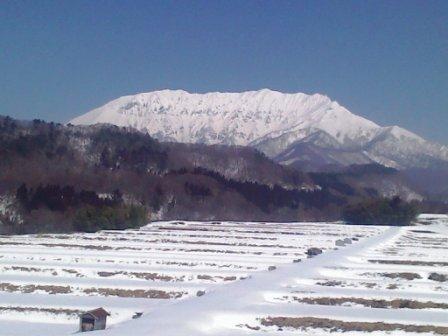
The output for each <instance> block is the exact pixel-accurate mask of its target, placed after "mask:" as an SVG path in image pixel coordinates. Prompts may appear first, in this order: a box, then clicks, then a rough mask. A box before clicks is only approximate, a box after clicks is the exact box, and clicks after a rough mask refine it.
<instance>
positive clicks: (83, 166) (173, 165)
mask: <svg viewBox="0 0 448 336" xmlns="http://www.w3.org/2000/svg"><path fill="white" fill-rule="evenodd" d="M0 158H1V160H0V222H1V224H0V225H1V226H0V232H1V233H13V232H19V233H27V232H44V231H58V232H63V231H72V230H80V231H95V230H98V229H105V228H111V229H122V228H126V227H136V226H139V225H142V224H144V223H146V222H147V221H150V220H156V219H192V220H195V219H197V220H214V219H220V220H263V221H297V220H329V219H339V218H340V216H341V213H342V209H343V208H344V207H345V206H346V205H348V204H349V203H353V202H356V201H359V200H360V199H364V198H375V197H377V196H379V195H381V196H384V193H383V191H382V190H380V189H378V190H377V189H375V184H376V183H371V184H366V182H363V183H359V179H356V177H354V175H356V174H354V173H353V172H350V173H341V174H308V173H302V172H300V171H298V170H294V169H292V168H287V167H284V166H281V165H279V164H277V163H275V162H273V161H272V160H270V159H268V158H267V157H266V156H264V155H263V154H261V153H259V152H258V151H256V150H254V149H251V148H247V147H235V146H207V145H193V144H178V143H160V142H158V141H156V140H154V139H153V138H151V137H150V136H149V135H146V134H143V133H140V132H138V131H135V130H133V129H130V128H119V127H116V126H108V125H96V126H72V125H68V126H64V125H60V124H54V123H46V122H43V121H40V120H34V121H31V122H24V121H16V120H14V119H11V118H9V117H1V118H0ZM362 173H363V174H364V173H365V172H362ZM370 173H371V172H370ZM370 173H369V174H370ZM358 174H360V172H358ZM390 174H391V176H392V175H393V174H394V173H393V172H391V173H390ZM380 175H381V174H380ZM381 176H385V175H384V174H383V175H381ZM385 178H386V179H387V180H389V181H391V182H390V183H396V181H395V182H393V180H396V177H394V178H393V179H391V178H389V177H385ZM371 180H372V179H371ZM372 181H374V180H372ZM404 191H405V192H406V195H408V196H409V195H411V193H410V192H409V190H407V189H406V190H404ZM388 192H390V194H391V195H386V196H392V194H394V195H395V194H398V195H400V193H402V192H403V190H398V189H397V190H392V191H388Z"/></svg>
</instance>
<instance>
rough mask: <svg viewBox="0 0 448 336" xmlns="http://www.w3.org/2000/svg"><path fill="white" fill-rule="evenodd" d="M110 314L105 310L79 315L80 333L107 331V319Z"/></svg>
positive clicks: (99, 309)
mask: <svg viewBox="0 0 448 336" xmlns="http://www.w3.org/2000/svg"><path fill="white" fill-rule="evenodd" d="M109 315H110V314H109V313H108V312H107V311H106V310H104V309H103V308H97V309H93V310H89V311H86V312H85V313H82V314H81V315H79V331H81V332H84V331H92V330H101V329H106V319H107V317H108V316H109Z"/></svg>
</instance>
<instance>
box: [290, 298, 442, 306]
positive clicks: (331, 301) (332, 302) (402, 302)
mask: <svg viewBox="0 0 448 336" xmlns="http://www.w3.org/2000/svg"><path fill="white" fill-rule="evenodd" d="M292 299H293V300H294V301H297V302H301V303H307V304H315V305H322V306H341V305H343V304H347V303H353V304H359V305H362V306H364V307H370V308H387V309H401V308H408V309H448V304H447V303H438V302H432V301H425V302H422V301H415V300H407V299H394V300H382V299H376V300H372V299H364V298H357V297H346V298H332V297H315V298H314V297H304V298H300V297H295V296H294V297H292Z"/></svg>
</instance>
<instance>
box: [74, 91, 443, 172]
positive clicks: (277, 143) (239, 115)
mask: <svg viewBox="0 0 448 336" xmlns="http://www.w3.org/2000/svg"><path fill="white" fill-rule="evenodd" d="M71 123H73V124H83V125H89V124H96V123H110V124H114V125H117V126H131V127H134V128H136V129H138V130H140V131H144V132H147V133H149V134H150V135H152V136H154V137H156V138H158V139H159V140H162V141H177V142H186V143H206V144H227V145H249V146H254V147H256V148H258V149H259V150H261V151H263V152H264V153H266V154H267V155H269V156H271V157H277V156H279V155H280V154H281V153H283V152H284V151H287V150H288V148H289V147H290V146H294V145H296V144H298V143H311V142H313V144H314V145H319V146H320V147H322V146H323V147H325V146H327V147H328V146H330V147H329V148H331V150H335V149H337V150H344V151H354V150H357V151H362V152H366V153H364V154H362V155H366V160H371V161H374V162H381V163H384V162H387V165H392V166H406V164H403V162H404V161H406V158H402V157H401V156H400V155H401V154H403V153H404V152H403V153H402V152H400V150H401V149H400V148H406V150H405V152H406V155H405V156H406V157H408V156H409V155H410V154H409V153H410V152H411V154H412V155H414V154H415V153H413V152H412V150H410V148H411V147H412V146H411V145H409V142H410V141H412V142H415V141H416V140H417V141H418V142H419V143H420V144H421V146H420V147H419V149H418V150H419V153H418V155H423V154H425V153H423V152H424V151H425V149H424V148H425V146H426V144H428V146H430V147H431V155H432V156H435V157H436V158H437V159H440V155H438V154H437V150H435V149H434V148H436V147H434V146H432V145H431V144H430V143H427V142H425V140H424V139H422V138H420V137H418V136H417V135H415V134H413V133H411V132H409V131H407V130H404V129H402V128H400V127H397V126H392V127H380V126H379V125H377V124H375V123H374V122H372V121H370V120H367V119H365V118H363V117H361V116H358V115H355V114H353V113H351V112H350V111H349V110H347V109H346V108H345V107H343V106H342V105H340V104H339V103H338V102H336V101H332V100H331V99H330V98H329V97H328V96H326V95H322V94H318V93H317V94H312V95H308V94H305V93H300V92H298V93H282V92H279V91H274V90H271V89H268V88H263V89H260V90H256V91H245V92H208V93H190V92H187V91H184V90H169V89H165V90H159V91H153V92H147V93H139V94H136V95H131V96H124V97H120V98H118V99H115V100H113V101H111V102H109V103H107V104H105V105H104V106H101V107H99V108H97V109H94V110H92V111H90V112H88V113H86V114H84V115H82V116H80V117H77V118H75V119H73V120H72V121H71ZM317 133H319V134H320V136H312V135H313V134H317ZM324 134H325V136H324ZM388 137H392V138H393V141H395V143H396V144H397V146H398V152H397V150H393V152H394V159H391V158H390V157H389V156H388V155H389V154H388V153H383V152H382V151H381V150H380V149H378V148H376V147H375V148H376V149H375V152H374V153H370V152H369V150H371V149H369V148H373V147H374V144H378V143H380V142H381V141H383V139H385V138H388ZM317 139H319V140H317ZM323 139H326V140H325V141H324V142H322V141H323ZM316 141H317V142H316ZM390 141H392V140H390V139H389V142H390ZM369 144H370V147H369ZM400 144H402V145H401V146H402V147H400ZM372 146H373V147H372ZM422 151H423V152H422ZM442 152H443V151H442ZM397 153H401V154H400V155H398V154H397ZM445 153H446V149H445ZM383 156H384V157H383ZM402 156H404V154H403V155H402ZM414 156H415V155H414ZM414 156H413V159H412V162H415V161H416V158H415V157H414ZM442 156H443V159H445V158H444V155H442ZM356 157H359V155H357V156H356ZM397 158H398V159H399V161H400V162H396V160H397ZM446 159H447V160H448V158H446ZM347 163H348V164H351V163H358V162H356V161H355V162H347Z"/></svg>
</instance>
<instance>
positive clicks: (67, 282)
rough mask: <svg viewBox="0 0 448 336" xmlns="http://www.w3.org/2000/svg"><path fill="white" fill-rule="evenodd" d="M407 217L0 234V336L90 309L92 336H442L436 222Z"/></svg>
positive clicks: (444, 227)
mask: <svg viewBox="0 0 448 336" xmlns="http://www.w3.org/2000/svg"><path fill="white" fill-rule="evenodd" d="M421 222H422V225H419V226H412V227H382V226H345V225H341V224H334V223H328V224H324V223H284V224H281V223H244V222H241V223H240V222H184V221H173V222H157V223H152V224H149V225H147V226H146V227H144V228H142V229H140V230H128V231H102V232H98V233H95V234H81V233H78V234H44V235H24V236H9V237H8V236H1V237H0V274H1V276H0V335H8V336H16V335H27V336H33V335H36V336H37V335H39V336H40V335H45V336H51V335H69V334H72V333H73V332H76V331H77V330H78V315H79V313H80V312H83V311H86V310H90V309H94V308H98V307H103V308H104V309H106V310H107V311H108V312H109V313H110V314H111V316H109V318H108V321H107V329H106V330H104V331H95V332H94V334H95V335H125V334H126V332H131V333H133V335H135V336H139V335H164V336H165V335H166V336H168V335H173V336H174V335H175V336H191V335H196V336H197V335H222V336H224V335H274V334H275V335H298V334H300V335H325V334H330V333H331V335H334V334H338V333H341V334H342V333H344V335H355V334H356V335H359V334H364V333H368V332H374V333H375V334H377V335H382V334H388V335H417V334H418V335H425V334H427V335H448V220H447V218H446V217H443V216H438V217H437V216H424V217H422V218H421ZM310 248H315V250H316V251H318V252H320V251H319V250H318V249H320V250H322V252H323V253H322V254H318V255H317V256H315V257H313V258H308V257H307V250H308V249H310ZM136 313H143V314H142V316H141V317H140V318H136V319H133V316H134V315H135V314H136Z"/></svg>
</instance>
